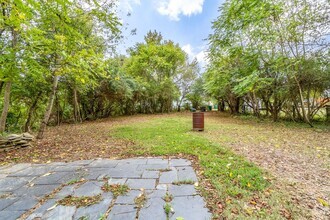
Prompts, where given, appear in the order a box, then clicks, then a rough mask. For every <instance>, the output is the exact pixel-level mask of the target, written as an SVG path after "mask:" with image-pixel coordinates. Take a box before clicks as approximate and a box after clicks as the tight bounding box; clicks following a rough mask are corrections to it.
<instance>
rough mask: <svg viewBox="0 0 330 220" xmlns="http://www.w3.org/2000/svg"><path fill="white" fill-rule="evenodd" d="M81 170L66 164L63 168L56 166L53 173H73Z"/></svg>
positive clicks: (78, 167) (79, 167)
mask: <svg viewBox="0 0 330 220" xmlns="http://www.w3.org/2000/svg"><path fill="white" fill-rule="evenodd" d="M80 169H82V167H81V166H70V165H68V164H66V165H65V166H56V167H55V168H54V170H53V171H55V172H75V171H78V170H80Z"/></svg>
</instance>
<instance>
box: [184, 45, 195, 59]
mask: <svg viewBox="0 0 330 220" xmlns="http://www.w3.org/2000/svg"><path fill="white" fill-rule="evenodd" d="M181 49H182V50H183V51H184V52H186V53H187V54H188V56H189V58H190V59H193V58H194V56H195V54H194V53H193V48H192V46H191V45H190V44H186V45H184V46H182V47H181Z"/></svg>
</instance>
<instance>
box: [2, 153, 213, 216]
mask: <svg viewBox="0 0 330 220" xmlns="http://www.w3.org/2000/svg"><path fill="white" fill-rule="evenodd" d="M81 178H84V179H85V180H86V181H84V182H78V183H75V181H76V180H80V179H81ZM106 182H108V184H110V185H111V184H126V185H128V186H129V188H130V190H129V191H128V193H127V194H126V195H120V196H118V197H117V198H115V197H114V195H113V194H112V193H111V192H104V191H103V190H102V186H103V185H104V184H105V183H106ZM178 182H179V183H180V182H186V183H187V182H188V183H194V182H197V177H196V174H195V171H194V170H193V168H192V167H191V163H190V161H188V160H184V159H170V160H166V159H160V158H135V159H124V160H107V159H97V160H87V161H76V162H71V163H62V162H57V163H49V164H16V165H10V166H4V167H0V219H6V220H10V219H17V218H21V219H65V220H66V219H89V220H92V219H111V220H116V219H120V220H134V219H141V220H154V219H157V220H162V219H164V220H166V219H171V220H172V219H174V220H175V219H185V220H194V219H196V220H203V219H211V214H210V212H209V210H208V209H207V208H205V202H204V200H203V198H202V197H201V196H200V195H198V193H197V192H196V190H195V187H194V185H192V184H182V185H175V184H173V183H178ZM69 183H71V184H69ZM143 192H144V193H145V195H146V201H145V204H144V206H143V207H142V208H138V205H137V204H136V201H137V200H136V199H135V198H136V197H139V196H141V193H143ZM50 194H51V196H47V195H50ZM166 194H167V195H172V196H171V197H172V198H173V199H172V200H171V201H170V202H169V205H168V207H170V208H171V209H170V213H168V215H167V214H166V213H165V209H164V206H165V204H166V202H165V201H164V196H165V195H166ZM69 195H71V196H75V197H81V196H96V195H101V201H100V202H99V203H97V204H94V205H90V206H87V207H79V208H77V207H75V206H62V205H58V204H57V201H59V200H61V199H63V198H65V197H67V196H69ZM178 217H179V218H178ZM180 217H181V218H180Z"/></svg>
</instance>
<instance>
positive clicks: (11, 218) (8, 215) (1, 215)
mask: <svg viewBox="0 0 330 220" xmlns="http://www.w3.org/2000/svg"><path fill="white" fill-rule="evenodd" d="M24 212H25V211H0V219H6V220H15V219H17V218H19V217H20V216H21V215H23V213H24Z"/></svg>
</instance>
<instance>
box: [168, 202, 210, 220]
mask: <svg viewBox="0 0 330 220" xmlns="http://www.w3.org/2000/svg"><path fill="white" fill-rule="evenodd" d="M201 204H203V198H202V197H200V196H185V197H174V199H173V201H172V202H171V205H172V208H173V210H174V214H173V215H172V216H171V218H170V219H171V220H176V218H178V217H182V218H183V219H189V220H208V219H211V217H212V216H211V214H210V213H209V212H208V210H207V209H206V208H204V207H203V206H201Z"/></svg>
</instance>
